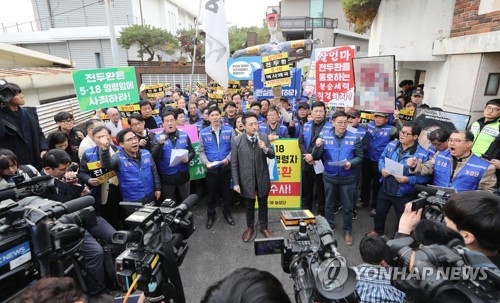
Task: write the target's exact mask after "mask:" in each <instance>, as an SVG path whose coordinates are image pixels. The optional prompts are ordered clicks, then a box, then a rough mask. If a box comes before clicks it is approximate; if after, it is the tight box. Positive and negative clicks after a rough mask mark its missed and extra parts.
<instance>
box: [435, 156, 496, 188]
mask: <svg viewBox="0 0 500 303" xmlns="http://www.w3.org/2000/svg"><path fill="white" fill-rule="evenodd" d="M488 166H489V163H488V162H486V161H484V160H482V159H481V158H479V157H477V156H476V155H474V154H473V155H472V156H471V157H470V159H469V161H467V163H466V164H465V166H464V167H463V168H462V169H461V170H460V171H459V172H458V174H456V177H455V178H454V179H453V180H451V170H452V168H453V163H452V160H451V155H450V151H449V150H446V151H443V152H440V153H439V154H438V155H437V156H436V159H435V163H434V182H433V183H434V185H437V186H442V187H453V188H455V189H456V190H457V191H458V192H461V191H467V190H476V189H477V186H478V185H479V181H481V178H482V177H483V176H484V174H485V173H486V170H487V169H488Z"/></svg>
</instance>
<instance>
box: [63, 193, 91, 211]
mask: <svg viewBox="0 0 500 303" xmlns="http://www.w3.org/2000/svg"><path fill="white" fill-rule="evenodd" d="M94 203H95V199H94V197H92V196H84V197H80V198H76V199H73V200H70V201H68V202H64V203H63V205H62V207H64V208H65V213H66V214H69V213H73V212H75V211H78V210H80V209H84V208H85V207H89V206H94Z"/></svg>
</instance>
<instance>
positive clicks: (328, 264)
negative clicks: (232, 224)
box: [254, 216, 358, 303]
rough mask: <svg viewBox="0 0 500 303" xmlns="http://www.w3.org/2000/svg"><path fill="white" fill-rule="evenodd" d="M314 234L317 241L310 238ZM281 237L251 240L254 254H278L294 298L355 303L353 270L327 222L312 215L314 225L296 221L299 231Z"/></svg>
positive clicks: (300, 300)
mask: <svg viewBox="0 0 500 303" xmlns="http://www.w3.org/2000/svg"><path fill="white" fill-rule="evenodd" d="M308 230H309V231H310V232H312V233H311V235H316V236H317V238H318V240H314V239H311V237H310V235H309V233H308ZM291 235H292V237H291V238H290V239H288V240H286V239H284V238H271V239H257V240H255V247H254V249H255V254H256V255H266V254H281V266H282V268H283V271H284V272H286V273H290V274H291V276H292V279H293V281H294V293H295V300H296V301H297V302H299V303H301V302H303V303H307V302H341V301H342V302H357V300H358V299H357V295H356V293H355V289H356V284H357V281H356V273H355V272H354V270H352V269H351V268H349V267H347V262H346V260H345V258H344V257H342V256H341V255H340V253H339V252H338V251H337V241H336V240H335V239H334V237H333V231H332V230H331V228H330V226H329V224H328V222H327V221H326V219H325V218H323V217H322V216H317V217H316V226H314V225H312V224H309V225H308V224H307V223H305V222H304V221H302V220H301V221H300V223H299V230H298V231H293V232H292V233H291Z"/></svg>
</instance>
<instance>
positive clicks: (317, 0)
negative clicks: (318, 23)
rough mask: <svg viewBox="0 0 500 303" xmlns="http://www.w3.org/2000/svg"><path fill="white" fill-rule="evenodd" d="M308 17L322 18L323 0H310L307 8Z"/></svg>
mask: <svg viewBox="0 0 500 303" xmlns="http://www.w3.org/2000/svg"><path fill="white" fill-rule="evenodd" d="M309 17H311V18H323V0H311V7H310V9H309Z"/></svg>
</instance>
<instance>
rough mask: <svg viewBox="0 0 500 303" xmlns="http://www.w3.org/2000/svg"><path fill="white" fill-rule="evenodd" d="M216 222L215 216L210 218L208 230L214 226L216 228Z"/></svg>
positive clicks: (208, 219)
mask: <svg viewBox="0 0 500 303" xmlns="http://www.w3.org/2000/svg"><path fill="white" fill-rule="evenodd" d="M214 221H215V216H209V217H208V218H207V225H206V227H207V229H210V228H212V226H214Z"/></svg>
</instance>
